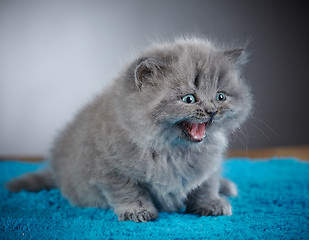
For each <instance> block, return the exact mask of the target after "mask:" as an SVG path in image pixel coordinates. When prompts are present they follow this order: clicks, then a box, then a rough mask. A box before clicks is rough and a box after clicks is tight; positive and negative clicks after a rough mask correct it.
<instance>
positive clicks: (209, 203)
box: [186, 198, 232, 216]
mask: <svg viewBox="0 0 309 240" xmlns="http://www.w3.org/2000/svg"><path fill="white" fill-rule="evenodd" d="M186 212H187V213H193V214H198V215H200V216H221V215H224V216H230V215H232V207H231V204H230V203H229V202H228V201H227V200H226V199H225V198H216V199H209V200H205V201H203V202H200V203H199V204H195V205H193V206H190V207H188V208H187V209H186Z"/></svg>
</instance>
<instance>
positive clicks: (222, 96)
mask: <svg viewBox="0 0 309 240" xmlns="http://www.w3.org/2000/svg"><path fill="white" fill-rule="evenodd" d="M216 100H217V101H225V100H226V95H225V94H224V93H223V92H218V93H217V95H216Z"/></svg>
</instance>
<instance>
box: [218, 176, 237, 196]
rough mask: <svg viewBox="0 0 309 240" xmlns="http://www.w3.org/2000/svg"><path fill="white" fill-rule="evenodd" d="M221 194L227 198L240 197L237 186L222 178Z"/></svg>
mask: <svg viewBox="0 0 309 240" xmlns="http://www.w3.org/2000/svg"><path fill="white" fill-rule="evenodd" d="M219 194H220V195H223V196H226V197H236V196H237V195H238V190H237V186H236V184H235V183H233V182H232V181H230V180H228V179H226V178H221V179H220V189H219Z"/></svg>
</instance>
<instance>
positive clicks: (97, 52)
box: [0, 0, 309, 155]
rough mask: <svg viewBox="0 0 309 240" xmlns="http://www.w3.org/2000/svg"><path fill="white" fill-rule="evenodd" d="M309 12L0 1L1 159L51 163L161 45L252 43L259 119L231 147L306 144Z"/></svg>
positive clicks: (267, 6) (233, 4)
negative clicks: (188, 38) (105, 92)
mask: <svg viewBox="0 0 309 240" xmlns="http://www.w3.org/2000/svg"><path fill="white" fill-rule="evenodd" d="M308 10H309V9H308V6H307V4H304V3H301V1H299V3H295V2H293V4H292V3H290V4H288V3H285V1H278V2H277V3H272V2H271V1H198V0H190V1H171V0H160V1H145V0H140V1H138V0H134V1H133V0H131V1H84V2H82V1H9V0H7V1H3V0H2V1H1V2H0V114H1V115H0V155H8V154H9V155H18V154H22V155H29V154H34V155H36V154H47V153H48V149H49V148H50V145H51V143H52V139H53V138H54V137H55V136H56V135H57V132H58V131H59V129H61V127H62V126H63V125H64V124H65V123H66V122H67V121H69V119H71V118H72V115H73V114H74V113H75V112H76V111H77V109H79V108H80V106H81V105H83V104H84V103H85V102H87V101H88V100H89V99H91V96H93V94H95V93H97V92H98V91H99V90H100V89H102V88H104V86H105V85H106V84H108V82H109V81H111V79H112V78H113V76H115V75H116V74H117V71H118V70H119V68H120V67H121V64H122V62H123V61H125V60H126V59H129V58H130V56H131V55H132V54H133V53H134V52H136V51H138V50H139V49H142V48H144V47H145V46H147V45H148V44H149V43H150V42H151V41H152V40H153V39H166V40H170V39H173V38H174V37H175V36H179V35H183V34H190V33H199V34H203V35H205V36H209V37H211V38H213V39H218V40H219V41H221V42H230V41H235V42H245V41H246V40H248V39H250V44H249V50H250V51H251V53H252V55H251V61H250V62H249V63H248V65H247V68H246V71H245V75H246V78H247V79H248V81H249V82H250V84H251V86H252V90H253V93H254V96H255V106H254V114H253V116H252V118H251V119H250V120H249V121H248V123H247V124H246V126H245V128H243V131H241V132H239V133H238V134H237V135H235V136H233V138H232V144H231V145H232V147H233V148H238V149H239V148H240V149H245V148H258V147H272V146H285V145H298V144H308V143H309V140H308V137H307V134H308V132H309V114H308V104H307V97H308V94H307V92H308V85H309V84H308V81H309V80H308V68H309V67H308V43H309V38H308V22H309V21H308V20H309V19H308V18H309V17H308Z"/></svg>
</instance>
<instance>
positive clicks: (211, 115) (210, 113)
mask: <svg viewBox="0 0 309 240" xmlns="http://www.w3.org/2000/svg"><path fill="white" fill-rule="evenodd" d="M206 112H207V114H209V116H210V122H212V120H213V118H214V116H216V114H217V113H218V111H213V112H208V111H206Z"/></svg>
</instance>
